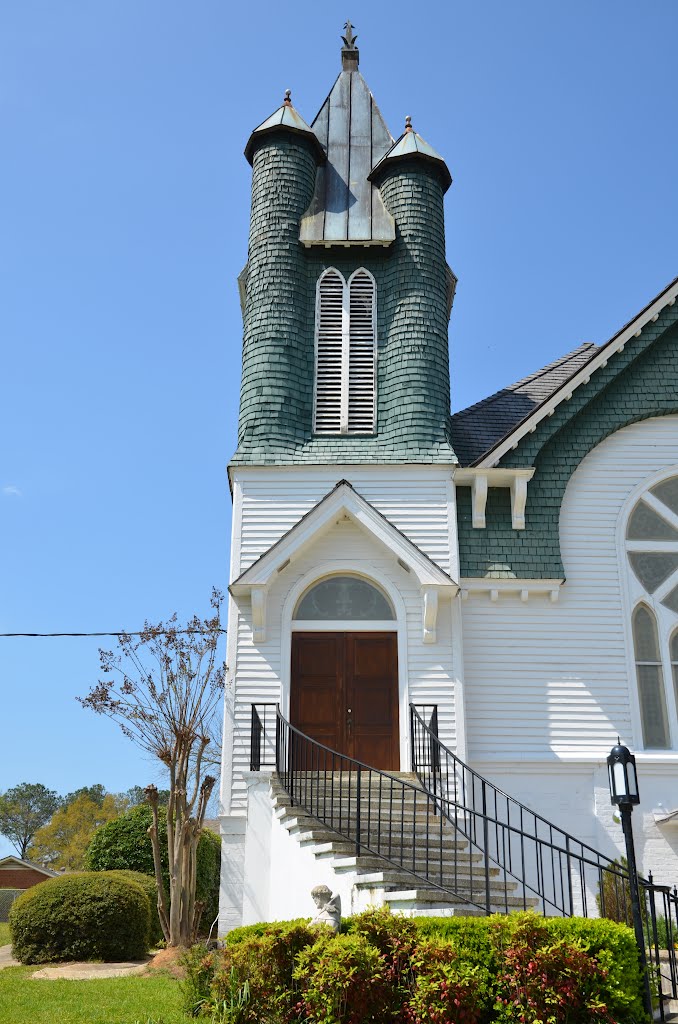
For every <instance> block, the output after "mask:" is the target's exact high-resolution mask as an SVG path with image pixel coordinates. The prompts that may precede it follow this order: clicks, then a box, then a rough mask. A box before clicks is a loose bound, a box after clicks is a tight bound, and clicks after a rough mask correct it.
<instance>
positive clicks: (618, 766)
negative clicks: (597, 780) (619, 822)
mask: <svg viewBox="0 0 678 1024" xmlns="http://www.w3.org/2000/svg"><path fill="white" fill-rule="evenodd" d="M607 772H608V779H609V783H610V800H611V802H612V803H613V804H617V805H618V806H620V807H621V806H623V805H624V804H627V805H630V806H633V805H635V804H638V803H640V795H639V793H638V775H637V773H636V759H635V757H634V756H633V754H632V753H631V751H630V750H629V748H628V747H625V746H624V745H623V744H622V743H620V742H619V738H617V745H616V746H614V747H613V748H612V750H611V751H610V753H609V754H608V757H607Z"/></svg>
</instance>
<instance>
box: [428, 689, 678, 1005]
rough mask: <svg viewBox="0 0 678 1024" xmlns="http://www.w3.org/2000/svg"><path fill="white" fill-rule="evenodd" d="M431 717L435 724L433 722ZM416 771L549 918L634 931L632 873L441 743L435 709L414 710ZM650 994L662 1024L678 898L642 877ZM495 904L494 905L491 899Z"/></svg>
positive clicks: (672, 977)
mask: <svg viewBox="0 0 678 1024" xmlns="http://www.w3.org/2000/svg"><path fill="white" fill-rule="evenodd" d="M427 719H428V720H427ZM410 730H411V744H412V768H413V770H414V771H415V772H416V774H417V777H418V778H419V781H420V782H421V785H422V788H423V789H424V790H425V791H426V792H428V793H429V795H430V797H431V799H432V801H433V802H434V803H435V806H436V808H437V810H438V812H439V813H440V815H441V817H444V818H446V819H447V821H448V822H449V823H450V825H451V826H452V827H453V828H454V829H455V830H456V831H457V833H458V834H461V835H463V836H464V837H465V838H466V839H467V840H468V842H469V844H470V846H471V848H472V849H476V850H478V851H479V852H481V853H482V855H483V859H484V861H485V863H486V864H494V865H495V866H496V867H498V868H499V871H500V878H501V879H502V880H506V879H509V878H511V879H513V880H514V881H516V882H518V884H519V889H520V892H522V893H523V894H531V895H532V896H534V897H536V899H537V900H538V905H539V909H540V910H541V912H542V913H543V914H545V915H553V914H556V915H562V916H568V917H569V916H574V915H580V916H582V917H598V916H600V917H610V918H612V919H613V920H617V921H622V922H625V923H626V924H628V925H629V926H632V908H631V894H630V883H629V872H628V868H627V866H626V863H625V862H623V863H622V862H621V861H617V860H613V859H611V858H610V857H607V856H605V854H602V853H600V852H599V851H598V850H595V849H594V848H593V847H592V846H589V845H588V844H587V843H584V842H582V841H581V840H580V839H577V838H576V837H575V836H573V835H571V834H569V833H567V832H565V831H563V830H562V829H561V828H559V827H558V826H557V825H554V824H553V822H550V821H548V820H547V819H546V818H544V817H542V815H540V814H537V813H536V812H535V811H533V810H531V809H530V808H529V807H526V806H525V805H524V804H521V803H520V802H519V801H518V800H516V799H515V798H514V797H511V796H509V795H508V794H507V793H504V792H503V791H502V790H500V789H499V788H498V787H497V786H495V785H494V784H493V783H491V782H489V781H488V780H487V779H485V778H483V777H482V776H481V775H479V774H478V773H477V772H475V771H474V770H473V769H472V768H469V766H468V765H467V764H465V763H464V762H463V761H462V760H461V759H460V758H458V757H457V756H456V754H454V753H453V752H452V751H451V750H449V749H448V748H447V747H446V746H445V745H444V744H443V743H441V741H440V738H439V736H438V716H437V708H436V707H435V706H433V707H432V706H430V705H429V706H424V707H416V706H414V705H410ZM638 881H639V883H640V887H641V894H642V899H643V906H642V908H641V917H642V922H643V933H644V939H645V955H646V960H647V970H648V975H649V977H648V982H649V984H648V989H649V991H648V999H649V996H650V993H651V996H652V1002H653V1005H654V1008H655V1009H656V1010H657V1011H658V1016H659V1019H660V1020H662V1021H663V1020H664V1019H665V1003H666V1002H667V1001H668V1000H670V999H676V998H678V969H677V963H676V949H675V943H676V938H677V937H678V893H677V891H676V889H675V888H674V889H673V891H672V890H671V889H670V887H667V886H658V885H655V884H654V882H653V880H652V875H651V874H650V875H649V876H648V878H647V879H644V878H641V877H640V876H639V878H638ZM487 905H488V906H489V900H487Z"/></svg>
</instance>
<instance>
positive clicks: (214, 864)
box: [85, 804, 221, 932]
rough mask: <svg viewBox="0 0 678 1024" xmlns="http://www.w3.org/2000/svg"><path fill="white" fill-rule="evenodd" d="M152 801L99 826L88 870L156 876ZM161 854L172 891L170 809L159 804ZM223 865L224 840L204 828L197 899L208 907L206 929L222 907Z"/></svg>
mask: <svg viewBox="0 0 678 1024" xmlns="http://www.w3.org/2000/svg"><path fill="white" fill-rule="evenodd" d="M151 818H152V815H151V808H150V805H149V804H139V805H138V806H136V807H132V808H130V810H129V811H126V812H125V814H121V815H120V816H119V817H118V818H115V819H114V820H113V821H109V822H107V824H106V825H102V826H101V828H98V829H97V830H96V832H95V833H94V835H93V836H92V839H91V840H90V844H89V846H88V847H87V853H86V854H85V867H86V868H87V870H88V871H138V872H140V873H141V874H143V875H150V876H151V877H152V878H154V877H155V869H154V867H153V849H152V847H151V840H150V837H149V835H148V828H149V826H150V824H151ZM159 825H160V828H159V832H160V835H159V839H160V858H161V861H162V873H163V879H164V881H165V890H166V891H169V870H168V866H167V809H166V808H165V807H161V808H160V821H159ZM220 866H221V841H220V839H219V836H218V835H216V833H214V832H211V831H210V830H209V829H203V832H202V835H201V836H200V840H199V841H198V863H197V869H196V887H195V895H196V899H198V900H202V901H203V902H204V904H205V909H204V911H203V915H202V922H201V928H202V929H203V930H204V931H205V932H207V931H208V930H209V928H210V925H211V924H212V922H213V921H214V919H215V917H216V916H217V913H218V911H219V871H220Z"/></svg>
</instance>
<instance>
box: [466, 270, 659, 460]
mask: <svg viewBox="0 0 678 1024" xmlns="http://www.w3.org/2000/svg"><path fill="white" fill-rule="evenodd" d="M676 297H678V278H676V279H675V280H674V281H672V282H671V284H669V285H668V287H666V288H665V289H664V290H663V291H662V292H660V293H659V295H658V296H657V297H656V298H655V299H653V300H652V302H650V304H649V305H647V306H646V307H645V308H644V309H642V310H641V311H640V313H638V315H637V316H636V317H634V319H633V320H631V322H630V323H628V324H626V326H625V327H622V329H621V330H620V331H618V332H617V334H615V335H614V336H613V337H612V338H610V340H609V341H607V342H606V343H605V344H604V345H601V346H600V348H599V349H598V351H597V352H596V353H595V354H594V355H593V356H592V358H591V359H589V361H588V362H587V363H584V365H583V366H582V368H581V369H580V370H579V371H578V372H577V373H575V374H574V376H572V377H570V379H569V380H566V381H565V382H564V383H563V384H562V385H561V386H560V387H559V388H558V389H557V390H556V391H554V393H553V394H552V395H551V397H550V398H548V399H547V400H546V401H545V402H542V404H541V405H539V406H537V408H536V409H535V410H534V412H532V413H531V414H530V415H529V416H527V417H526V418H525V419H524V420H523V421H522V422H521V423H519V424H518V426H517V427H515V429H514V430H512V431H511V432H510V433H508V434H506V436H505V437H503V438H502V439H501V440H500V441H498V442H497V443H496V444H495V445H494V446H493V447H492V448H490V450H489V451H488V452H486V454H485V455H484V456H483V457H482V459H480V460H479V461H478V463H477V468H478V469H489V468H490V467H492V466H496V465H497V463H498V462H499V461H500V460H501V459H502V458H503V457H504V455H506V453H507V452H509V451H513V450H514V449H515V448H517V447H518V444H519V443H520V441H521V440H522V439H523V437H525V435H526V434H529V433H532V432H533V431H534V430H535V429H536V428H537V425H538V424H539V423H540V422H541V421H542V420H543V419H544V417H546V416H552V415H553V413H554V412H555V410H556V408H557V407H558V406H559V405H560V403H561V402H563V401H565V402H568V401H569V400H570V399H571V398H572V395H573V393H574V391H575V390H576V389H577V388H578V387H579V386H580V385H581V384H588V382H589V380H590V379H591V377H592V376H593V374H594V373H595V372H596V370H598V369H600V368H601V367H603V366H607V363H608V361H609V360H610V359H611V358H612V357H613V356H614V355H616V354H617V353H618V352H623V351H624V348H625V347H626V345H627V344H629V343H631V342H633V340H634V338H639V337H640V336H641V334H642V332H643V329H644V328H645V327H647V325H648V324H649V323H656V322H657V319H658V317H659V314H660V313H661V312H662V310H664V309H666V307H667V306H673V305H674V304H675V301H676Z"/></svg>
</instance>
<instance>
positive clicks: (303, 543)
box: [229, 480, 459, 643]
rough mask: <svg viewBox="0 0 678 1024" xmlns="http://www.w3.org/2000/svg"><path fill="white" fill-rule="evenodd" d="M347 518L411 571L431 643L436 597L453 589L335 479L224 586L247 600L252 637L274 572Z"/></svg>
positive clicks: (261, 629)
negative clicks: (244, 568) (230, 582)
mask: <svg viewBox="0 0 678 1024" xmlns="http://www.w3.org/2000/svg"><path fill="white" fill-rule="evenodd" d="M341 520H349V521H351V522H353V523H355V525H356V526H358V527H360V528H361V529H362V530H364V531H365V533H367V534H368V535H369V536H370V537H371V538H373V539H374V540H375V541H377V543H378V544H379V545H380V546H381V547H382V548H384V549H385V550H386V551H387V552H388V554H389V555H390V556H391V558H393V560H394V561H395V562H398V563H399V564H400V565H401V566H402V567H403V568H404V569H405V570H406V571H407V572H411V573H413V575H414V576H415V578H416V579H417V581H418V583H419V585H420V587H421V595H422V619H423V631H424V642H425V643H435V642H436V619H437V613H438V595H439V594H446V595H449V596H450V597H454V596H455V595H456V594H457V593H458V592H459V586H458V584H457V583H455V581H454V580H453V579H452V578H451V576H448V574H447V573H446V572H444V571H443V570H442V569H441V568H440V566H439V565H437V564H436V563H435V562H433V561H432V560H431V559H430V558H429V557H428V556H427V555H425V554H424V552H423V551H421V550H420V548H418V547H417V546H416V544H413V543H412V541H411V540H409V539H408V538H407V537H406V536H405V534H404V533H401V532H400V530H398V529H396V527H395V526H394V525H393V524H392V523H391V522H389V520H388V519H387V518H386V517H385V516H383V515H382V514H381V512H378V511H377V509H376V508H375V507H374V506H373V505H370V503H369V502H368V501H366V500H365V499H364V498H363V497H362V496H361V495H360V494H358V492H357V491H356V490H354V488H353V487H352V486H351V484H350V483H349V482H348V481H347V480H340V481H339V483H338V484H337V485H336V486H335V487H334V489H333V490H332V491H330V493H329V494H327V495H326V496H325V497H324V498H323V499H322V500H321V501H319V502H318V504H317V505H315V506H314V507H313V508H312V509H311V511H310V512H307V513H306V515H305V516H302V518H301V519H300V520H299V522H298V523H296V524H295V525H294V526H293V527H292V529H291V530H288V532H287V533H286V534H285V535H284V536H283V537H281V538H280V540H279V541H277V542H276V543H275V544H273V545H272V546H271V547H270V548H269V549H268V551H266V552H265V553H264V554H263V555H262V556H261V557H260V558H259V559H258V560H257V561H256V562H255V563H254V564H253V565H251V566H250V567H249V569H246V570H245V572H244V573H242V575H241V576H239V577H238V579H237V580H235V581H234V582H233V583H232V584H231V585H230V587H229V591H230V593H231V595H232V596H233V597H234V598H235V599H236V600H237V599H238V598H240V597H250V598H251V601H252V620H253V626H254V631H255V635H254V639H255V640H256V641H257V642H258V643H261V642H263V641H264V640H265V638H266V595H267V592H268V589H269V587H270V585H271V583H272V582H273V580H274V579H277V577H278V574H279V573H281V572H284V571H285V570H286V569H287V567H288V566H289V565H290V564H292V563H293V562H294V561H295V560H296V559H297V558H298V557H300V555H301V554H302V553H303V552H304V551H305V550H306V549H307V547H308V546H309V545H310V544H311V543H313V542H314V541H315V540H317V538H318V537H319V536H321V535H322V534H323V533H324V532H325V531H327V530H329V529H331V528H332V526H334V525H335V524H336V523H337V522H340V521H341Z"/></svg>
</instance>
